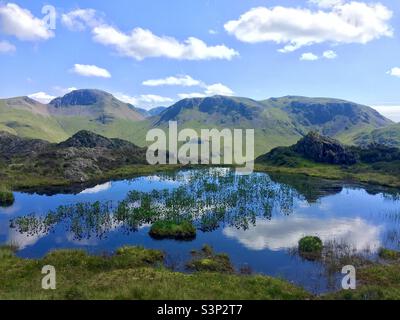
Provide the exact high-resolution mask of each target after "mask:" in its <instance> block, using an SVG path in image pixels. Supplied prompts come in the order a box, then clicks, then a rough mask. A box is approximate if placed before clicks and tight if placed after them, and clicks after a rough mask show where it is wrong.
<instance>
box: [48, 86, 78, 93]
mask: <svg viewBox="0 0 400 320" xmlns="http://www.w3.org/2000/svg"><path fill="white" fill-rule="evenodd" d="M53 89H54V90H55V91H56V92H57V93H58V94H60V95H65V94H67V93H70V92H72V91H75V90H78V89H77V88H75V87H69V88H64V87H60V86H55V87H53Z"/></svg>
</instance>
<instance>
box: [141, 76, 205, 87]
mask: <svg viewBox="0 0 400 320" xmlns="http://www.w3.org/2000/svg"><path fill="white" fill-rule="evenodd" d="M142 84H143V85H144V86H149V87H158V86H182V87H194V86H200V85H202V82H201V81H199V80H195V79H193V78H192V77H191V76H188V75H182V76H176V77H167V78H163V79H152V80H146V81H143V83H142Z"/></svg>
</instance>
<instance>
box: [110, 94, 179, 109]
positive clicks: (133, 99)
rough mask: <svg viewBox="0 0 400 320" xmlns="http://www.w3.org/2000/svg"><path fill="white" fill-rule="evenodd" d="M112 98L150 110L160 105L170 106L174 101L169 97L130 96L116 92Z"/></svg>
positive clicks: (154, 95)
mask: <svg viewBox="0 0 400 320" xmlns="http://www.w3.org/2000/svg"><path fill="white" fill-rule="evenodd" d="M114 96H115V97H116V98H117V99H118V100H121V101H123V102H125V103H130V104H132V105H134V106H137V107H140V108H144V109H151V108H152V107H155V106H160V104H170V103H172V102H173V101H174V100H173V99H171V98H169V97H163V96H159V95H156V94H142V95H138V96H130V95H127V94H124V93H120V92H117V93H115V94H114Z"/></svg>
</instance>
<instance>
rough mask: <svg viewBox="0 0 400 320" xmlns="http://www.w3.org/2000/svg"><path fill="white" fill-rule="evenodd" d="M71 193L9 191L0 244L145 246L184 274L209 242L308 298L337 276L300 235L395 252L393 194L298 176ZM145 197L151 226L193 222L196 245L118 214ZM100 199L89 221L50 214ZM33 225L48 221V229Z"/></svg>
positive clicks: (29, 254)
mask: <svg viewBox="0 0 400 320" xmlns="http://www.w3.org/2000/svg"><path fill="white" fill-rule="evenodd" d="M135 191H138V192H136V193H135ZM157 191H158V193H157ZM68 192H70V194H68V193H67V192H65V191H64V192H62V191H58V190H36V191H35V192H31V193H22V192H16V193H15V194H14V196H15V203H14V204H13V206H11V207H8V208H0V243H9V244H14V245H17V246H18V247H19V251H18V253H17V254H18V256H20V257H24V258H35V257H42V256H44V255H45V254H46V253H48V252H49V251H51V250H55V249H62V248H80V249H84V250H87V251H88V252H90V253H93V254H104V253H112V252H113V251H114V250H115V249H116V248H119V247H121V246H123V245H142V246H144V247H146V248H154V249H160V250H163V251H165V252H166V254H167V264H168V265H169V266H170V267H174V268H175V269H177V270H182V271H184V270H185V267H184V265H185V262H186V261H187V260H188V259H189V258H190V251H191V250H193V249H199V248H201V247H202V246H203V245H204V244H209V245H211V246H212V247H213V248H214V250H215V251H216V252H224V253H227V254H228V255H229V256H230V257H231V260H232V262H233V264H234V266H235V267H236V268H237V269H240V268H241V267H246V268H247V269H249V268H250V269H251V270H252V272H254V273H262V274H266V275H271V276H276V277H281V278H284V279H286V280H289V281H291V282H293V283H295V284H297V285H300V286H303V287H304V288H306V289H307V290H310V291H312V292H315V293H320V292H326V291H329V290H333V289H336V288H338V286H339V284H340V279H341V275H340V270H339V269H338V270H334V272H333V273H332V270H331V271H330V272H327V270H326V267H324V265H323V264H322V263H320V262H318V261H309V260H305V259H303V258H301V257H300V256H299V255H298V254H296V250H295V248H296V246H297V243H298V241H299V239H300V238H302V237H303V236H305V235H316V236H319V237H320V238H321V239H322V240H323V241H324V242H325V243H332V242H335V243H341V244H346V246H348V247H351V250H352V251H353V252H357V253H358V252H359V253H363V254H368V255H371V256H373V255H374V254H375V253H376V251H377V250H378V249H379V248H380V247H388V248H393V249H398V248H399V246H400V228H399V227H400V190H393V189H383V188H378V189H377V188H376V187H372V186H367V185H363V186H361V185H352V184H346V183H340V182H330V181H323V180H317V179H311V178H305V177H300V176H288V175H271V176H270V175H267V174H265V173H253V174H252V175H250V176H240V175H238V174H236V173H235V172H234V171H231V170H229V169H224V168H213V169H196V170H183V171H179V172H176V173H172V174H171V173H170V174H157V175H150V176H144V177H137V178H133V179H129V180H121V181H110V182H106V183H103V184H100V185H96V186H93V187H90V188H86V189H83V190H82V189H75V190H69V191H68ZM146 196H149V199H150V200H149V201H150V204H149V206H150V207H151V208H153V207H154V208H157V210H158V211H157V210H155V212H159V214H158V215H157V214H155V216H156V218H154V219H160V218H163V217H164V218H165V215H167V214H168V215H171V214H173V215H175V216H176V215H182V216H185V217H189V216H190V219H192V220H193V221H194V224H195V226H196V227H197V236H196V238H195V239H194V240H191V241H176V240H169V239H167V240H155V239H152V238H151V237H150V236H149V235H148V231H149V226H150V224H151V221H154V220H152V219H153V218H151V219H150V220H148V219H147V218H146V219H145V218H138V217H136V216H135V218H134V219H131V218H129V219H128V218H127V217H126V216H124V217H121V216H119V217H118V216H117V215H116V212H115V209H116V208H118V205H119V204H120V203H121V202H123V203H125V204H126V205H127V206H129V208H135V207H138V201H139V202H140V201H141V202H143V201H144V198H143V197H146ZM97 201H99V202H100V203H101V204H107V206H106V207H105V208H106V209H104V210H103V212H101V213H98V214H97V215H96V216H93V215H90V217H89V218H88V217H87V216H85V212H84V211H80V212H76V210H75V211H74V210H71V211H68V212H69V213H68V214H65V213H63V214H62V215H60V214H59V215H57V208H59V207H60V206H66V207H68V206H70V207H74V205H76V204H87V203H95V202H97ZM49 212H50V215H49ZM46 216H47V219H45V217H46ZM18 217H28V218H29V217H30V218H31V219H28V220H23V221H25V222H26V221H28V222H29V223H28V225H25V228H18V227H16V225H15V223H11V222H12V221H16V219H18ZM48 217H51V218H52V219H48ZM35 219H36V220H35ZM40 219H42V220H40ZM35 221H36V222H37V221H41V222H43V221H46V227H43V225H40V226H38V224H37V223H35Z"/></svg>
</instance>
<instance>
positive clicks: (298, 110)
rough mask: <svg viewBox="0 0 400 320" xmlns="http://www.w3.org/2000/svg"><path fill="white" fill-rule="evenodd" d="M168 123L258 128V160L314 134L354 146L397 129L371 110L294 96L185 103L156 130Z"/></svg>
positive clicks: (162, 119) (167, 113)
mask: <svg viewBox="0 0 400 320" xmlns="http://www.w3.org/2000/svg"><path fill="white" fill-rule="evenodd" d="M168 121H178V124H179V125H180V126H181V127H190V128H193V129H200V128H219V129H221V128H226V127H227V128H243V129H245V128H249V129H251V128H254V129H255V135H256V141H255V152H256V155H260V154H262V153H264V152H266V151H269V150H271V149H272V148H274V147H277V146H286V145H291V144H293V143H295V142H296V141H297V140H299V139H300V138H301V137H302V136H304V135H305V134H307V133H308V132H309V131H312V130H316V131H318V132H321V133H322V134H325V135H329V136H332V137H335V138H338V139H340V140H341V141H344V142H348V143H352V142H353V140H354V136H355V135H356V134H357V133H358V132H360V131H363V132H365V131H370V130H373V129H374V128H380V127H384V126H387V125H390V124H391V123H392V122H391V121H390V120H388V119H386V118H385V117H383V116H381V115H380V114H379V113H378V112H376V111H375V110H373V109H372V108H369V107H367V106H363V105H359V104H355V103H352V102H348V101H344V100H337V99H328V98H306V97H294V96H287V97H282V98H271V99H268V100H264V101H255V100H251V99H248V98H238V97H224V96H214V97H208V98H194V99H185V100H182V101H179V102H177V103H176V104H174V105H173V106H171V107H170V108H168V109H167V110H166V111H164V112H163V113H162V114H161V115H160V117H159V119H158V120H157V121H156V126H161V127H166V126H167V124H168Z"/></svg>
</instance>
